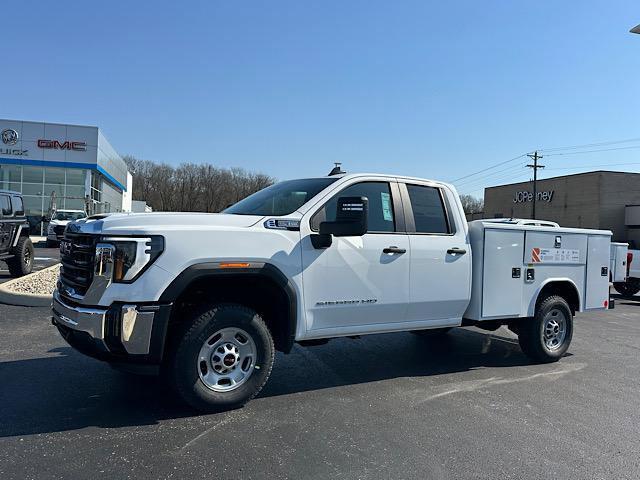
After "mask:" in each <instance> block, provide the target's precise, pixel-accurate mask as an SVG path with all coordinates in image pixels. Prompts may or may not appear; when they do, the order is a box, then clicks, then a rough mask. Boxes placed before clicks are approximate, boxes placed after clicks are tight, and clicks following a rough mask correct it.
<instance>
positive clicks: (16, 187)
mask: <svg viewBox="0 0 640 480" xmlns="http://www.w3.org/2000/svg"><path fill="white" fill-rule="evenodd" d="M0 188H1V189H3V190H13V191H14V192H19V191H20V183H19V182H18V183H14V182H3V181H2V180H0Z"/></svg>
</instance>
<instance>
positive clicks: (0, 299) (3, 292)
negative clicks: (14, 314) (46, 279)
mask: <svg viewBox="0 0 640 480" xmlns="http://www.w3.org/2000/svg"><path fill="white" fill-rule="evenodd" d="M57 266H58V264H57V263H56V264H55V265H51V266H50V267H47V268H43V269H42V270H38V271H37V272H33V273H30V274H29V275H25V276H24V277H18V278H14V279H13V280H9V281H8V282H5V283H2V284H0V303H4V304H7V305H16V306H18V307H49V306H51V301H52V298H53V297H52V295H36V294H33V293H16V292H11V291H9V290H8V289H7V287H10V286H11V285H12V284H13V283H15V282H17V281H18V280H24V279H25V278H29V277H30V276H32V275H37V274H38V273H40V272H44V271H46V270H51V269H52V268H56V267H57Z"/></svg>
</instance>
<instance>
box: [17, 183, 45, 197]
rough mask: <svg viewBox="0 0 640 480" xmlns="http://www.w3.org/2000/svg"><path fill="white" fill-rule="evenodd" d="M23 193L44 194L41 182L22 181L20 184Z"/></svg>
mask: <svg viewBox="0 0 640 480" xmlns="http://www.w3.org/2000/svg"><path fill="white" fill-rule="evenodd" d="M22 193H23V195H44V190H43V189H42V184H41V183H23V184H22Z"/></svg>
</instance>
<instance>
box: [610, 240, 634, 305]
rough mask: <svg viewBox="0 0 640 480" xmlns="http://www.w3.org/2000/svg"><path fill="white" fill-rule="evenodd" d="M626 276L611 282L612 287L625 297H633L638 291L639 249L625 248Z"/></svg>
mask: <svg viewBox="0 0 640 480" xmlns="http://www.w3.org/2000/svg"><path fill="white" fill-rule="evenodd" d="M626 268H627V271H626V278H625V279H620V280H618V281H614V282H613V288H615V289H616V291H617V292H618V293H619V294H620V295H622V296H625V297H633V296H634V295H636V294H637V293H638V292H640V250H631V249H629V250H627V256H626Z"/></svg>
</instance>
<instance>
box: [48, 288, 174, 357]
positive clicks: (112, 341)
mask: <svg viewBox="0 0 640 480" xmlns="http://www.w3.org/2000/svg"><path fill="white" fill-rule="evenodd" d="M170 311H171V305H168V304H157V303H156V304H144V305H142V304H126V303H114V304H113V305H111V306H110V307H109V308H104V307H86V306H82V305H79V304H74V303H71V302H69V301H68V300H66V299H64V298H62V296H61V295H60V294H59V293H58V291H57V290H56V291H55V292H54V294H53V305H52V312H53V316H52V319H51V320H52V323H53V324H54V325H55V326H56V327H57V328H58V330H59V331H60V334H61V335H62V337H63V338H64V339H65V340H66V341H67V343H68V344H69V345H71V346H72V347H73V348H75V349H76V350H78V351H80V352H82V353H84V354H85V355H89V356H91V357H94V358H98V359H100V360H106V361H111V362H119V363H153V364H158V363H160V362H161V361H162V352H163V350H164V342H165V336H166V332H167V325H168V322H169V314H170Z"/></svg>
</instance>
